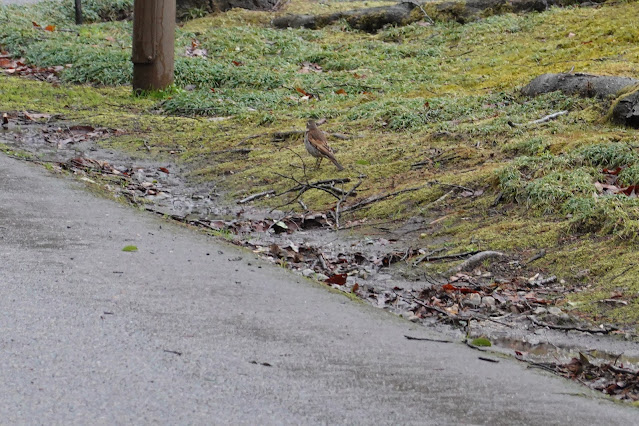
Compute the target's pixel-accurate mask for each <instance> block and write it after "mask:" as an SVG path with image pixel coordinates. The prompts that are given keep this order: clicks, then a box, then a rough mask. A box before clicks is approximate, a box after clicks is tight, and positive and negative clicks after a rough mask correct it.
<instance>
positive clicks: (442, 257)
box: [424, 250, 479, 262]
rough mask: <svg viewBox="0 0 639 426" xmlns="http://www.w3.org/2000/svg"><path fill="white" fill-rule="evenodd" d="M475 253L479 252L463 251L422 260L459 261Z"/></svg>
mask: <svg viewBox="0 0 639 426" xmlns="http://www.w3.org/2000/svg"><path fill="white" fill-rule="evenodd" d="M475 253H479V250H471V251H465V252H463V253H454V254H443V255H441V256H428V257H427V258H426V259H424V260H426V261H427V262H431V261H433V260H445V259H459V258H462V257H466V256H472V255H473V254H475Z"/></svg>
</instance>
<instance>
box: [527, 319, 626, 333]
mask: <svg viewBox="0 0 639 426" xmlns="http://www.w3.org/2000/svg"><path fill="white" fill-rule="evenodd" d="M528 319H529V320H530V321H531V322H532V323H533V324H535V325H537V326H539V327H548V328H550V329H552V330H561V331H581V332H583V333H592V334H596V333H601V334H608V333H611V332H613V331H616V330H618V329H617V328H615V327H611V328H583V327H577V326H571V325H555V324H548V323H546V322H543V321H539V320H538V319H537V318H535V317H534V316H532V315H528Z"/></svg>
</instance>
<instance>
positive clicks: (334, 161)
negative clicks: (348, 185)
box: [330, 156, 344, 172]
mask: <svg viewBox="0 0 639 426" xmlns="http://www.w3.org/2000/svg"><path fill="white" fill-rule="evenodd" d="M330 160H331V161H332V162H333V164H335V167H337V170H338V171H340V172H341V171H342V170H344V167H342V165H341V164H340V163H339V161H337V159H336V158H335V157H333V156H331V157H330Z"/></svg>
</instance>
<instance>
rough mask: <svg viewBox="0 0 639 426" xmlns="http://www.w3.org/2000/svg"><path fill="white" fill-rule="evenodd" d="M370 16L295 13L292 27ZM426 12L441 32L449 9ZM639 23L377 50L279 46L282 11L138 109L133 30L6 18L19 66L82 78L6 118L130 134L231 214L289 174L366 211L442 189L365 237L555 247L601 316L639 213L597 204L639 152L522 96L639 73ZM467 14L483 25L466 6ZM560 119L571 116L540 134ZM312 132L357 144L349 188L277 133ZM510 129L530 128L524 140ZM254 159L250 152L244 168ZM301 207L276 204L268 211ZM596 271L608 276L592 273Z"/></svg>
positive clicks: (14, 81) (126, 144)
mask: <svg viewBox="0 0 639 426" xmlns="http://www.w3.org/2000/svg"><path fill="white" fill-rule="evenodd" d="M384 4H392V2H388V3H384ZM376 5H377V4H376ZM361 6H364V3H363V2H359V3H355V4H354V3H350V2H321V3H320V2H302V1H297V0H295V1H293V2H291V3H290V4H289V6H287V8H286V10H283V11H281V12H280V13H301V12H308V13H318V12H321V13H332V12H335V11H338V10H347V9H352V8H357V7H361ZM47 7H48V8H49V9H50V10H48V9H47ZM456 7H458V8H459V7H460V6H459V5H458V6H456ZM424 8H425V10H426V11H427V13H428V14H429V15H430V16H431V17H435V15H436V10H435V8H436V6H435V5H432V4H426V5H425V6H424ZM638 9H639V4H637V3H625V4H615V5H603V6H602V7H600V8H596V9H595V8H571V9H564V10H561V9H551V10H549V11H547V12H544V13H536V14H528V15H523V16H517V15H514V14H506V15H500V16H491V17H488V18H486V19H484V20H481V21H477V22H473V23H470V24H467V25H464V26H462V25H458V24H456V23H451V22H447V23H443V22H440V23H437V24H435V25H429V26H424V25H420V24H418V23H415V24H411V25H407V26H403V27H390V28H385V29H383V30H381V31H380V32H379V33H378V34H375V35H371V34H366V33H363V32H360V31H354V30H352V29H350V28H348V27H347V26H346V25H345V24H344V22H341V23H337V24H335V25H332V26H329V27H327V28H324V29H322V30H318V31H311V30H308V29H299V30H286V31H277V30H274V29H272V28H269V27H268V25H269V21H270V19H271V17H272V16H271V14H269V13H262V12H248V11H241V10H232V11H229V12H227V13H223V14H217V15H214V16H207V17H204V18H199V19H194V20H193V21H189V22H188V23H185V24H184V25H182V26H181V27H180V28H178V30H177V31H176V36H177V38H176V58H177V60H176V67H177V68H176V69H177V72H176V86H175V88H174V89H173V90H171V91H169V92H167V93H162V94H155V95H153V96H151V95H150V96H148V97H140V98H136V97H133V96H131V91H130V88H129V87H128V79H129V76H130V65H129V59H128V58H129V56H130V50H129V49H130V47H129V46H130V44H131V40H130V32H131V26H130V25H131V24H130V22H110V23H98V24H91V25H85V26H82V27H76V26H74V25H73V22H72V21H71V20H70V18H69V17H68V16H67V17H65V14H66V15H68V13H67V12H68V11H65V12H64V14H62V12H61V11H60V8H59V7H56V8H55V9H51V5H49V6H47V5H46V4H44V5H43V4H40V5H35V6H25V7H22V8H15V7H0V23H1V24H2V26H0V45H2V47H3V48H4V49H7V50H9V51H10V52H11V53H12V54H14V55H16V56H23V55H24V56H25V57H26V58H27V60H28V61H29V62H30V63H32V64H35V65H38V66H51V65H65V64H67V63H73V64H74V66H72V67H70V68H68V69H66V70H65V71H64V72H63V73H62V75H61V77H62V78H63V79H64V81H65V82H63V83H61V84H60V85H59V86H55V85H51V84H47V83H42V82H37V81H30V80H25V79H18V78H8V77H6V76H0V79H1V80H0V96H1V97H2V109H3V111H9V112H11V111H22V110H28V111H35V112H47V113H55V114H62V115H63V118H64V119H66V120H73V121H78V122H82V123H86V124H93V125H96V126H105V127H109V128H117V129H121V130H122V131H123V132H122V133H120V134H119V135H118V136H116V137H113V138H111V139H109V140H104V141H101V142H100V143H101V144H102V145H103V146H106V147H110V148H114V149H119V150H124V151H127V152H129V153H130V154H131V155H134V156H142V155H144V156H147V155H151V156H157V157H160V158H166V157H169V158H171V160H172V161H175V162H178V163H180V165H181V166H183V167H184V169H185V170H187V172H185V173H186V175H187V177H188V178H189V179H191V180H193V181H195V182H207V183H216V184H219V186H220V187H223V188H226V189H228V197H229V198H233V197H236V196H239V195H243V194H244V193H246V192H249V191H250V192H259V191H263V190H267V189H275V190H276V191H283V190H286V189H288V188H290V187H291V186H293V185H294V183H293V181H292V180H291V179H287V178H284V177H282V176H281V175H285V176H291V177H294V178H296V179H309V180H314V179H327V178H332V177H335V176H339V177H350V178H351V179H352V180H353V182H356V181H357V179H358V177H359V176H366V177H365V178H364V179H363V183H362V185H361V186H360V188H359V192H358V194H357V197H356V199H354V200H353V201H358V200H362V199H364V198H366V197H369V196H373V195H378V194H386V193H392V192H395V191H398V190H401V189H406V188H413V187H419V186H423V188H421V189H419V190H418V191H414V192H409V193H405V194H401V195H398V196H395V197H391V198H389V199H387V200H384V201H380V202H378V203H374V204H372V205H370V206H369V207H368V208H365V209H362V210H360V211H358V212H357V213H356V214H348V215H345V219H346V220H349V219H352V218H364V217H365V218H370V219H381V220H385V221H388V220H390V219H393V220H398V221H400V220H402V219H405V218H408V217H411V216H416V215H417V216H420V217H421V218H422V219H423V220H424V229H422V230H419V231H416V233H415V235H412V234H407V235H405V239H406V242H407V243H409V242H410V241H411V239H412V238H416V239H417V238H419V235H421V234H425V235H426V236H427V238H424V239H421V240H418V241H420V243H419V244H424V243H425V242H426V241H427V242H428V244H429V245H430V244H431V242H432V241H434V242H432V244H433V245H440V246H442V247H445V248H446V249H447V250H450V251H451V252H453V251H458V250H459V249H460V248H468V249H470V248H473V249H489V248H490V249H497V250H504V251H507V252H509V253H513V254H517V253H522V252H526V251H528V250H532V249H541V248H544V249H546V250H547V251H548V253H549V254H548V255H547V256H546V257H545V258H544V259H540V260H539V261H537V262H536V263H535V264H536V265H540V267H541V268H546V269H548V270H552V271H553V273H556V274H557V275H558V276H562V277H565V278H566V279H567V280H570V283H576V284H577V285H583V292H582V293H581V294H580V295H579V296H575V298H574V299H571V301H575V302H577V301H581V300H582V299H580V298H583V300H584V301H585V300H591V299H587V298H588V297H591V296H592V297H593V298H595V297H601V296H602V295H604V294H605V293H606V292H608V291H609V289H610V288H612V286H611V285H609V284H608V283H607V281H610V280H612V278H614V277H615V275H616V274H619V273H621V272H623V271H624V270H625V268H627V266H626V265H627V264H630V262H631V257H630V256H631V253H632V252H633V251H634V250H635V248H636V247H635V244H636V242H635V239H636V235H637V228H638V224H639V206H638V204H637V202H636V201H635V200H634V199H630V198H628V197H625V196H613V197H601V196H595V190H594V185H593V184H594V182H596V181H597V180H599V181H601V179H602V178H603V177H602V173H601V172H602V169H603V168H606V167H607V168H612V167H616V166H622V167H624V166H629V167H627V168H626V169H624V171H623V172H622V173H621V175H620V177H619V183H620V184H630V183H636V182H635V181H636V180H637V177H638V176H639V175H638V174H637V173H639V172H637V170H635V169H636V166H635V164H636V163H637V161H636V160H637V152H636V147H635V146H634V145H635V144H636V141H635V139H636V135H635V133H634V131H631V130H627V129H623V128H619V127H615V126H612V125H609V124H607V123H606V122H602V121H600V120H599V117H600V116H601V115H602V110H601V108H600V107H599V106H598V101H596V100H593V99H580V98H574V97H570V96H566V95H563V94H561V93H551V94H547V95H543V96H539V97H537V98H534V99H527V98H522V97H520V96H519V95H518V94H517V93H518V91H517V89H518V88H519V87H521V86H522V85H524V84H526V83H528V82H529V81H530V80H531V79H532V78H534V77H536V76H537V75H539V74H541V73H544V72H560V71H566V70H568V69H570V68H571V67H572V66H573V65H574V66H575V71H578V72H589V73H606V74H615V75H635V74H637V73H639V47H637V46H638V45H637V43H636V40H634V38H633V36H632V34H634V33H633V32H632V31H631V29H632V28H634V26H635V23H634V20H633V19H634V17H635V16H636V15H637V11H638ZM420 12H421V11H420ZM453 12H454V14H456V19H460V20H463V19H464V17H463V16H464V15H463V8H459V9H455V10H454V11H453ZM32 20H36V21H38V22H39V23H40V24H48V23H50V22H53V21H55V23H56V25H58V27H60V28H62V27H64V28H69V29H71V30H73V31H77V35H76V34H75V33H73V34H72V33H67V32H61V31H55V32H52V33H49V32H43V31H41V30H36V29H34V28H33V25H32V23H31V21H32ZM629 29H630V30H629ZM571 33H572V34H574V36H570V34H571ZM628 34H630V35H631V36H628ZM192 43H195V44H197V45H198V46H199V47H201V48H204V49H206V50H207V53H208V55H207V56H208V58H198V57H190V56H188V55H186V53H185V52H186V50H187V48H188V47H189V46H191V45H192ZM67 82H76V83H86V82H88V83H91V84H92V85H94V86H101V87H91V86H88V85H79V84H73V85H71V84H67ZM193 86H194V87H193ZM311 95H312V96H311ZM559 110H568V111H569V114H567V115H565V116H562V117H560V118H559V119H558V120H555V121H552V122H548V123H543V124H540V125H528V124H526V123H530V122H532V121H533V120H536V119H538V118H540V117H543V116H545V115H548V114H551V113H553V112H557V111H559ZM308 118H328V122H327V123H326V124H324V125H323V126H322V128H323V129H324V130H326V131H328V132H329V133H333V132H335V133H344V134H348V135H350V136H349V138H348V139H335V138H329V142H330V144H331V146H332V147H333V148H335V149H336V150H337V154H336V155H337V158H338V159H339V161H340V162H341V163H342V164H344V166H345V167H346V170H345V171H344V172H340V173H337V172H336V170H335V168H334V167H333V166H332V165H331V164H329V163H327V162H324V163H323V165H322V167H321V168H320V169H318V170H315V169H314V168H312V167H310V166H311V165H312V164H314V160H313V158H311V157H310V156H309V155H308V154H307V153H306V151H305V149H304V147H303V143H302V137H301V135H300V136H297V137H290V138H286V139H285V140H279V139H278V140H274V139H273V137H272V135H273V134H274V133H275V132H279V131H288V130H293V129H294V130H302V129H303V128H304V123H305V121H306V120H307V119H308ZM509 121H511V122H514V123H519V124H522V125H521V126H517V127H511V126H509V124H508V122H509ZM142 147H149V148H150V151H148V150H147V149H142V150H140V148H142ZM239 148H246V149H247V150H249V151H248V153H247V152H237V151H233V150H237V149H239ZM225 150H229V151H226V152H225ZM302 161H303V162H304V163H305V165H306V175H304V171H303V170H302V168H301V165H302ZM436 182H440V183H446V184H449V185H458V187H455V186H452V187H451V186H448V187H447V186H444V185H439V184H437V183H436ZM428 183H431V184H430V185H428ZM349 185H352V183H351V184H347V185H345V186H344V188H346V189H348V188H350V186H349ZM459 187H463V188H469V189H471V191H469V192H470V193H469V192H468V191H466V190H465V189H462V188H459ZM474 191H477V193H476V194H477V195H476V194H475V193H474ZM482 191H483V193H482ZM499 193H501V197H499V200H500V202H499V203H495V200H497V199H498V194H499ZM446 194H448V195H446ZM479 194H481V195H479ZM444 195H446V197H445V198H443V199H441V197H442V196H444ZM303 199H304V201H305V203H306V204H307V205H308V206H309V207H310V208H312V209H317V210H327V209H330V208H331V207H332V206H333V205H334V203H335V199H334V198H332V197H331V196H329V195H327V194H325V193H320V192H317V191H309V192H307V193H306V194H304V195H303ZM440 199H441V200H440ZM437 200H440V201H438V202H436V203H435V201H437ZM284 201H286V199H282V198H271V199H266V200H262V201H261V203H262V204H261V205H263V206H266V207H275V206H277V205H279V204H282V203H283V202H284ZM293 208H295V207H293ZM431 237H432V238H433V240H432V241H431V240H430V238H431ZM416 244H417V243H416ZM601 253H610V254H609V255H608V254H607V255H606V256H603V255H602V254H601ZM437 268H441V270H444V269H445V268H446V266H445V265H438V266H437ZM585 269H590V272H589V273H588V274H587V275H583V274H580V271H583V270H585ZM631 272H632V271H631ZM629 276H631V275H630V274H629ZM626 279H629V278H628V277H626V276H625V275H622V276H620V277H619V278H616V279H614V285H617V284H619V283H621V284H623V285H624V286H628V288H630V289H632V288H633V287H631V286H630V284H628V285H626V284H625V283H626V281H625V280H626ZM588 286H590V287H588ZM624 291H628V293H627V294H632V293H630V291H631V290H624ZM595 295H596V296H595ZM578 299H579V300H578ZM593 300H594V299H593ZM633 303H634V302H633ZM583 306H585V307H584V308H583V309H584V312H585V313H587V314H592V315H600V316H601V318H613V317H614V318H617V317H619V318H621V317H622V315H623V313H624V312H626V313H628V312H629V310H630V309H631V308H636V307H635V306H634V305H632V304H630V305H629V306H628V307H620V308H613V309H611V308H610V307H606V306H601V304H599V303H596V302H593V303H590V302H588V303H585V302H584V305H583ZM580 309H581V308H580ZM628 318H630V319H628V321H634V320H633V319H632V318H636V317H635V316H633V314H632V313H629V314H628Z"/></svg>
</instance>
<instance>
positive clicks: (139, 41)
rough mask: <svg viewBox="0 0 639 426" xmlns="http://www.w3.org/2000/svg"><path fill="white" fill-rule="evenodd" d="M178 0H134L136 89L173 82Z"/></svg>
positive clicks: (134, 83) (134, 76) (133, 57)
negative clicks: (176, 3)
mask: <svg viewBox="0 0 639 426" xmlns="http://www.w3.org/2000/svg"><path fill="white" fill-rule="evenodd" d="M174 50H175V0H135V1H134V5H133V52H132V53H133V54H132V58H131V59H132V61H133V91H134V92H135V93H138V94H139V93H140V92H142V91H145V90H160V89H164V88H166V87H167V86H169V85H171V84H172V83H173V70H174V57H173V56H174Z"/></svg>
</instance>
